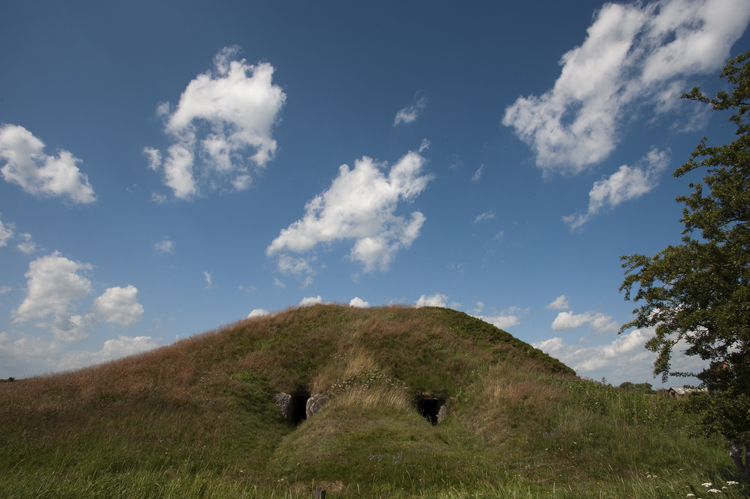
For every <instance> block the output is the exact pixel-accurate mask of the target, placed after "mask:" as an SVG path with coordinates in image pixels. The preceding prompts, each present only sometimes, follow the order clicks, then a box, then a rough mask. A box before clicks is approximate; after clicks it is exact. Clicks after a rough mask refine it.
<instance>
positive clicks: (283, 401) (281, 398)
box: [273, 392, 292, 421]
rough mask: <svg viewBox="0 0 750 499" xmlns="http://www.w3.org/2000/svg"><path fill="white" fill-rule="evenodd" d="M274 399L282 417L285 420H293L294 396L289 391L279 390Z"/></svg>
mask: <svg viewBox="0 0 750 499" xmlns="http://www.w3.org/2000/svg"><path fill="white" fill-rule="evenodd" d="M273 401H274V403H276V405H277V406H278V408H279V410H280V411H281V417H283V418H284V420H285V421H289V420H291V418H292V415H291V410H292V396H291V395H289V394H288V393H284V392H279V393H277V394H276V395H275V396H274V397H273Z"/></svg>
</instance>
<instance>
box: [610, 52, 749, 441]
mask: <svg viewBox="0 0 750 499" xmlns="http://www.w3.org/2000/svg"><path fill="white" fill-rule="evenodd" d="M720 76H721V78H726V80H727V81H728V82H729V83H730V84H731V85H732V86H733V88H732V91H731V93H728V92H726V91H721V92H719V93H718V94H717V95H716V97H715V98H708V97H706V96H705V95H703V93H702V92H701V91H700V89H699V88H697V87H696V88H694V89H693V90H692V91H691V92H690V93H688V94H685V95H683V98H687V99H691V100H694V101H698V102H702V103H705V104H708V105H710V106H711V107H712V109H714V110H716V111H722V110H732V111H734V114H733V115H732V116H731V117H730V118H729V121H731V122H733V123H734V124H735V125H736V126H737V130H736V135H737V138H736V139H735V140H734V141H732V142H731V143H729V144H725V145H719V146H708V145H706V140H707V139H706V138H704V139H703V140H702V141H701V143H700V144H699V145H698V146H697V147H696V149H695V151H694V152H693V153H692V155H691V157H690V160H689V161H688V162H687V163H685V164H684V165H683V166H682V167H680V168H678V169H677V170H676V171H675V173H674V176H675V177H680V176H683V175H685V174H687V173H689V172H692V171H693V170H696V169H699V168H705V169H706V172H707V174H706V176H705V177H704V178H703V181H704V183H705V187H704V185H703V184H702V183H696V184H690V188H691V189H693V192H692V193H691V194H690V195H688V196H679V197H678V198H677V201H679V202H681V203H684V204H685V208H684V209H683V216H682V218H681V222H682V223H683V224H684V227H685V228H684V230H683V231H682V234H683V238H682V244H680V245H676V246H668V247H667V248H666V249H664V250H663V251H661V252H659V253H657V254H656V255H654V256H653V257H647V256H644V255H630V256H623V257H621V258H622V260H624V263H623V267H624V268H625V269H626V272H625V273H626V277H625V280H624V281H623V283H622V286H621V287H620V290H621V291H622V290H625V293H626V294H625V298H626V299H631V298H632V299H633V300H634V301H641V300H642V301H644V302H645V303H644V304H643V305H641V306H640V307H639V308H638V309H636V310H634V313H636V314H637V317H636V318H635V319H634V320H633V321H631V322H629V323H627V324H625V325H624V326H623V327H622V329H621V332H622V331H625V330H626V329H628V328H631V327H641V328H643V327H652V328H655V330H656V335H655V337H653V338H652V339H651V340H650V341H649V342H648V343H647V344H646V347H647V348H648V349H649V350H651V351H654V352H658V353H659V355H658V358H657V360H656V362H655V364H654V374H655V375H658V374H661V375H662V379H664V380H666V379H667V377H668V376H669V375H673V376H689V375H695V376H697V377H698V378H699V379H700V380H701V381H702V382H703V383H704V384H705V385H707V386H708V387H709V390H711V392H712V394H713V395H714V396H713V397H712V398H703V399H700V397H699V398H696V400H698V399H700V400H702V402H701V403H700V404H698V405H697V406H696V407H700V408H701V409H700V410H701V411H702V412H703V414H704V416H705V417H704V424H705V428H706V430H707V431H717V430H720V431H721V432H722V433H724V434H725V435H726V436H727V438H730V439H733V440H735V439H739V440H743V439H747V438H748V437H750V431H749V430H748V429H750V404H748V400H750V356H749V355H750V352H749V351H748V347H749V346H750V134H749V132H750V123H748V122H747V119H748V111H750V52H747V53H745V54H742V55H740V56H738V57H736V58H734V59H730V60H729V61H728V63H727V65H726V66H725V67H724V70H723V72H722V73H721V75H720ZM634 289H636V291H635V294H633V290H634ZM678 341H682V342H684V343H685V344H687V345H688V348H687V350H686V351H685V353H686V354H687V355H691V356H698V357H700V358H701V359H703V360H706V361H709V365H708V367H706V368H705V369H704V370H703V371H701V372H698V373H686V372H672V370H671V359H672V351H673V349H674V347H675V345H676V344H677V343H678Z"/></svg>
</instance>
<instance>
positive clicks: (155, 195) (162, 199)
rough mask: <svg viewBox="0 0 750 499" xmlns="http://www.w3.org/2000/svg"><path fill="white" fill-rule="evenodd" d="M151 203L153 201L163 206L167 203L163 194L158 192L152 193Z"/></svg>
mask: <svg viewBox="0 0 750 499" xmlns="http://www.w3.org/2000/svg"><path fill="white" fill-rule="evenodd" d="M151 201H153V202H154V203H156V204H164V203H166V202H167V196H165V195H164V194H160V193H158V192H152V193H151Z"/></svg>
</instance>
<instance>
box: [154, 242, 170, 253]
mask: <svg viewBox="0 0 750 499" xmlns="http://www.w3.org/2000/svg"><path fill="white" fill-rule="evenodd" d="M154 248H156V251H158V252H159V253H174V241H170V240H169V239H164V240H162V241H159V242H158V243H156V244H155V245H154Z"/></svg>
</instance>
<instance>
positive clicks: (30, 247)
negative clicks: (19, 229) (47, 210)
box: [16, 233, 36, 255]
mask: <svg viewBox="0 0 750 499" xmlns="http://www.w3.org/2000/svg"><path fill="white" fill-rule="evenodd" d="M18 237H20V238H21V239H22V241H21V242H20V243H18V246H16V247H17V248H18V250H19V251H21V252H23V253H26V254H27V255H30V254H32V253H33V252H35V251H36V244H34V241H32V240H31V234H29V233H23V234H19V236H18Z"/></svg>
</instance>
